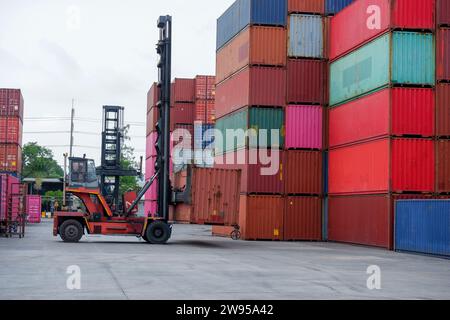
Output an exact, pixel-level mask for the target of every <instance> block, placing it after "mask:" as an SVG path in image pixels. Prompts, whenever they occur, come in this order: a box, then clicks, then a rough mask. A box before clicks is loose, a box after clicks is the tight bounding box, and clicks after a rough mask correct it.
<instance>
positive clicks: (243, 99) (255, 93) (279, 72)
mask: <svg viewBox="0 0 450 320" xmlns="http://www.w3.org/2000/svg"><path fill="white" fill-rule="evenodd" d="M285 92H286V70H285V69H283V68H272V67H247V68H245V69H243V70H242V71H239V72H238V73H237V74H235V75H234V76H233V77H231V78H229V79H227V80H226V81H224V82H222V83H221V84H220V85H218V86H217V87H216V117H217V118H221V117H223V116H225V115H227V114H229V113H232V112H233V111H236V110H238V109H241V108H243V107H247V106H269V107H283V106H284V105H285Z"/></svg>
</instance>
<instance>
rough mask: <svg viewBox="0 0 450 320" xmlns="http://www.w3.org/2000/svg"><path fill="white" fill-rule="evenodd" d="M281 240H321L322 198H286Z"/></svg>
mask: <svg viewBox="0 0 450 320" xmlns="http://www.w3.org/2000/svg"><path fill="white" fill-rule="evenodd" d="M284 202H285V207H284V208H285V209H284V210H285V211H284V228H283V240H285V241H300V240H304V241H320V240H322V198H320V197H286V198H285V200H284Z"/></svg>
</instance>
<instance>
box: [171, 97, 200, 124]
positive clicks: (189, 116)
mask: <svg viewBox="0 0 450 320" xmlns="http://www.w3.org/2000/svg"><path fill="white" fill-rule="evenodd" d="M194 108H195V105H194V104H193V103H181V102H175V104H174V106H173V107H172V108H170V124H171V130H173V128H174V126H175V124H177V123H183V124H192V123H193V122H194Z"/></svg>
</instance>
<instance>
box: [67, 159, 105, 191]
mask: <svg viewBox="0 0 450 320" xmlns="http://www.w3.org/2000/svg"><path fill="white" fill-rule="evenodd" d="M69 187H70V188H86V189H98V188H99V183H98V178H97V173H96V169H95V162H94V160H92V159H86V158H69Z"/></svg>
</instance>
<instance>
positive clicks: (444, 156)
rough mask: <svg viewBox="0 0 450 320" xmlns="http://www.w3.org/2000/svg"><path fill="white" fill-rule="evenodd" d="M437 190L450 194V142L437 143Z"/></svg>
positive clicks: (441, 141)
mask: <svg viewBox="0 0 450 320" xmlns="http://www.w3.org/2000/svg"><path fill="white" fill-rule="evenodd" d="M436 184H437V187H436V190H437V192H438V193H446V194H450V140H437V141H436Z"/></svg>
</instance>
